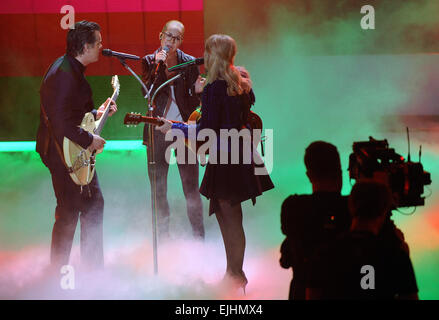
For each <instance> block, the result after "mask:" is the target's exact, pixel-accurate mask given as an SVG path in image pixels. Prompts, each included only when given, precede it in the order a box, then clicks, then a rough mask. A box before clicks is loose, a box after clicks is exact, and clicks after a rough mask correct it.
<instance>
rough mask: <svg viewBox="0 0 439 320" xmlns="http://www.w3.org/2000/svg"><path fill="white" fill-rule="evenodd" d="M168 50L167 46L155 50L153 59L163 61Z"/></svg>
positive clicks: (166, 56)
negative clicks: (157, 50)
mask: <svg viewBox="0 0 439 320" xmlns="http://www.w3.org/2000/svg"><path fill="white" fill-rule="evenodd" d="M168 52H169V48H168V47H166V46H164V47H163V49H162V50H161V51H159V52H157V54H156V55H155V61H156V62H158V63H159V64H160V63H162V64H163V63H164V62H165V61H166V59H167V58H168Z"/></svg>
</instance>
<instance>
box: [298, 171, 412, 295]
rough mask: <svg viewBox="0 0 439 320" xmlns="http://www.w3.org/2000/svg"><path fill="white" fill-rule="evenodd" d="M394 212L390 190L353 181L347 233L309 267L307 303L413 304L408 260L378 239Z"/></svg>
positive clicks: (388, 241) (399, 249)
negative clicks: (404, 301) (407, 301)
mask: <svg viewBox="0 0 439 320" xmlns="http://www.w3.org/2000/svg"><path fill="white" fill-rule="evenodd" d="M393 206H394V203H393V199H392V194H391V191H390V188H388V186H387V185H386V184H384V183H381V182H377V181H375V180H371V179H367V180H359V181H358V182H357V183H356V184H355V185H354V187H353V188H352V192H351V195H350V196H349V209H350V212H351V215H352V225H351V228H350V231H349V232H346V233H344V234H342V235H340V236H338V237H337V238H336V239H335V240H334V241H332V242H330V243H328V244H326V245H323V246H322V247H320V249H318V250H317V251H316V253H315V254H314V256H313V257H311V259H310V261H309V266H310V268H309V269H307V276H308V278H307V280H306V283H307V285H306V286H307V288H306V298H307V299H312V300H313V299H353V300H370V299H389V300H390V299H416V300H417V299H418V293H417V292H418V287H417V284H416V278H415V274H414V271H413V266H412V263H411V260H410V257H409V255H408V253H407V251H405V250H404V249H403V248H402V247H401V246H398V245H394V242H393V241H392V239H391V238H389V237H387V238H386V237H384V238H383V237H382V236H379V233H380V232H381V230H382V227H383V225H384V223H385V221H386V220H388V218H387V213H388V212H389V210H390V209H391V208H392V207H393Z"/></svg>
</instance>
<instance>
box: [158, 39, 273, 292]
mask: <svg viewBox="0 0 439 320" xmlns="http://www.w3.org/2000/svg"><path fill="white" fill-rule="evenodd" d="M236 50H237V49H236V43H235V40H233V39H232V38H231V37H230V36H227V35H221V34H216V35H212V36H211V37H209V39H207V41H206V45H205V53H204V61H205V66H206V69H207V70H208V78H207V84H206V85H205V87H204V90H203V93H202V107H201V119H200V121H199V124H198V125H197V132H199V131H200V130H202V129H205V128H209V129H212V130H214V131H215V133H216V135H217V139H218V144H217V147H218V148H219V147H220V129H228V130H230V129H237V130H241V129H242V128H243V126H244V124H245V123H246V119H247V115H248V112H249V108H250V104H253V103H254V100H255V97H254V94H253V91H252V89H251V81H250V77H249V75H248V73H247V71H246V70H245V69H244V68H242V67H235V66H234V58H235V55H236ZM198 81H199V82H204V81H203V80H202V79H200V78H199V79H198ZM162 120H164V121H165V124H164V125H162V126H160V127H157V129H158V130H160V131H162V132H167V131H168V130H169V129H171V128H172V129H181V130H182V131H183V132H185V134H186V135H187V131H188V126H187V125H185V124H175V123H174V124H171V122H169V121H167V120H166V119H163V118H162ZM229 142H230V141H228V140H226V143H229ZM231 150H232V149H231V147H230V146H226V147H224V145H221V149H220V150H219V152H227V153H229V154H228V155H227V159H228V160H229V161H228V162H227V163H226V164H221V163H212V162H213V161H210V159H209V162H208V164H207V167H206V171H205V174H204V177H203V181H202V183H201V187H200V193H201V194H202V195H204V196H205V197H206V198H207V199H210V208H209V214H210V215H211V214H213V213H215V215H216V218H217V220H218V224H219V227H220V230H221V234H222V236H223V240H224V246H225V250H226V257H227V270H226V274H225V276H224V283H225V284H227V285H230V286H231V287H233V288H243V289H244V292H245V286H246V285H247V282H248V281H247V278H246V276H245V273H244V271H243V262H244V251H245V234H244V228H243V225H242V208H241V202H243V201H246V200H249V199H252V201H253V204H254V203H255V202H256V197H257V196H259V195H261V194H262V192H264V191H266V190H269V189H272V188H274V185H273V183H272V181H271V179H270V177H269V176H268V174H267V175H255V165H254V163H247V164H245V163H244V161H242V160H243V159H245V157H244V153H245V152H253V148H245V147H244V144H243V141H242V140H241V142H240V144H239V163H237V164H232V163H231V161H230V160H231V155H230V153H231ZM219 152H218V153H219ZM211 154H212V152H211ZM219 159H220V157H219V156H217V160H218V162H220V161H219ZM251 159H253V158H251Z"/></svg>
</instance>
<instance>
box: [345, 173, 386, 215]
mask: <svg viewBox="0 0 439 320" xmlns="http://www.w3.org/2000/svg"><path fill="white" fill-rule="evenodd" d="M391 206H392V194H391V192H390V189H389V187H388V186H387V185H385V184H383V183H381V182H377V181H373V180H360V181H358V182H357V183H356V184H355V185H354V187H353V188H352V191H351V195H350V196H349V209H350V211H351V214H352V216H354V217H358V218H360V219H364V220H370V219H375V218H378V217H381V216H383V215H385V214H386V213H387V212H388V211H389V210H390V209H391Z"/></svg>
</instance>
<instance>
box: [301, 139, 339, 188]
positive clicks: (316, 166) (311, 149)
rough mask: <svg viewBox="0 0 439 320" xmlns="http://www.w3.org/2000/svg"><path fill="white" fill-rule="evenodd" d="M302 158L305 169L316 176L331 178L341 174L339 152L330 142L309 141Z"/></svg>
mask: <svg viewBox="0 0 439 320" xmlns="http://www.w3.org/2000/svg"><path fill="white" fill-rule="evenodd" d="M304 160H305V166H306V170H307V171H308V172H309V173H310V174H312V175H313V176H314V177H316V178H320V179H333V178H336V177H337V176H339V175H340V174H341V163H340V154H339V153H338V150H337V147H336V146H334V145H333V144H331V143H328V142H324V141H315V142H313V143H311V144H310V145H309V146H308V148H306V150H305V159H304Z"/></svg>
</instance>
